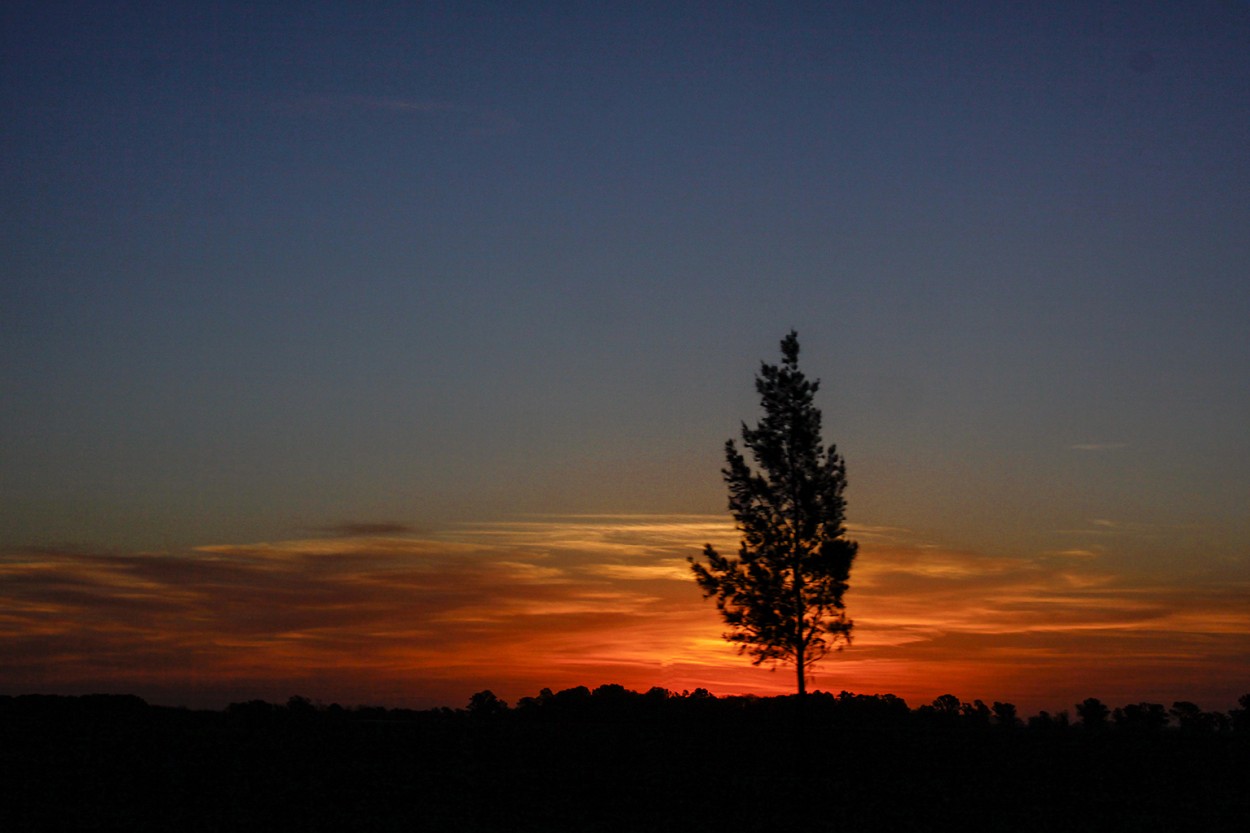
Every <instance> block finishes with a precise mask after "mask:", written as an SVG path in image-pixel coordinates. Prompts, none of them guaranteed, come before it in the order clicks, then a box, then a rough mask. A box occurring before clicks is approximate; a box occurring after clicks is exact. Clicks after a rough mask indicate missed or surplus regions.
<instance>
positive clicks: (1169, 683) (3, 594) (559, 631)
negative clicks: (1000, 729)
mask: <svg viewBox="0 0 1250 833" xmlns="http://www.w3.org/2000/svg"><path fill="white" fill-rule="evenodd" d="M353 530H355V531H360V532H364V533H370V532H376V533H377V534H360V535H349V534H347V533H348V532H351V531H353ZM396 531H398V530H396ZM389 532H390V528H387V529H383V528H380V527H379V528H368V527H353V526H352V525H344V526H342V527H336V528H335V530H334V534H333V535H332V536H331V537H315V538H308V539H303V540H293V541H275V542H262V543H256V544H249V545H207V546H203V547H199V548H196V549H194V550H192V551H190V552H185V553H177V554H165V553H161V554H143V553H107V552H83V551H50V550H16V551H10V552H8V553H5V554H3V555H2V556H0V660H2V662H3V670H2V671H0V687H2V689H0V690H7V691H9V692H10V693H19V692H24V691H65V692H73V691H92V690H125V691H133V692H135V693H138V694H140V695H142V696H145V697H148V698H149V699H152V700H154V701H156V702H174V703H187V704H191V705H210V706H219V705H222V704H224V703H225V702H229V701H230V700H240V699H249V698H252V697H265V698H266V699H284V698H285V697H286V696H288V695H290V694H292V693H297V692H298V693H302V694H306V695H308V696H312V697H315V698H318V699H322V700H325V701H327V702H328V701H331V700H337V701H339V702H344V703H357V702H361V703H363V702H370V703H386V704H391V705H401V704H410V705H416V706H428V705H436V704H452V705H459V704H461V703H462V702H464V701H465V700H466V699H467V697H468V694H470V693H471V692H473V691H476V690H479V689H482V688H491V689H493V690H494V691H496V692H497V693H499V694H500V695H501V696H503V697H505V698H507V699H516V698H517V697H520V696H524V695H530V694H535V693H537V691H538V690H539V689H540V688H541V687H544V686H549V687H552V688H557V689H558V688H563V687H569V686H574V685H590V686H594V685H598V684H600V683H604V682H619V683H621V684H623V685H626V686H628V687H631V688H636V689H640V690H645V689H646V688H649V687H650V686H653V685H660V686H664V687H667V688H672V689H676V690H682V689H693V688H696V687H700V686H702V687H705V688H709V689H711V690H713V691H714V692H717V693H726V694H728V693H744V692H756V693H760V694H773V693H783V692H788V691H789V690H790V688H791V685H792V679H791V675H790V673H788V670H786V669H782V670H781V671H779V672H778V673H775V674H773V673H769V672H768V671H767V670H765V669H758V668H752V667H751V666H750V665H749V663H748V662H747V661H746V660H744V659H742V658H741V657H738V656H737V655H736V654H735V652H734V650H733V648H732V647H731V646H729V645H728V644H726V643H725V642H724V641H723V640H722V639H721V638H720V634H721V631H722V626H721V624H720V622H719V620H718V619H717V615H716V612H715V608H714V607H713V605H711V604H710V603H708V602H704V601H703V600H702V599H701V598H700V596H699V592H698V590H697V588H696V587H695V585H694V583H693V581H691V579H690V578H689V573H688V567H687V565H686V563H685V558H686V556H687V555H691V554H695V553H697V552H698V551H699V548H700V547H701V546H702V544H703V543H704V542H706V541H711V542H712V543H714V544H716V545H717V546H720V547H724V548H725V549H728V550H732V549H734V548H735V547H736V541H735V535H734V532H733V529H732V527H730V526H729V525H728V524H727V523H726V521H725V520H723V519H721V518H719V517H704V516H587V517H542V518H531V519H528V520H524V521H518V522H506V523H493V524H478V525H472V526H464V527H459V528H456V529H455V530H451V531H448V532H445V533H443V534H441V535H425V536H422V537H416V536H415V535H396V534H389ZM852 535H854V536H855V537H858V538H859V539H860V540H861V554H860V556H859V559H858V560H857V562H856V565H855V568H854V570H853V572H852V582H851V592H850V593H848V596H847V600H848V604H849V607H850V611H851V614H852V616H853V618H854V619H855V620H856V630H855V641H854V644H853V645H852V646H851V647H850V648H849V649H848V650H846V651H844V652H842V653H840V654H838V655H837V656H833V657H830V658H828V659H827V660H826V661H825V662H824V663H822V664H821V665H819V666H817V668H816V679H815V685H816V686H818V687H822V688H827V689H831V690H835V691H836V690H841V689H848V690H852V691H859V692H887V691H888V692H893V693H896V694H899V695H900V696H903V697H905V698H907V699H908V700H909V702H912V703H913V705H917V704H919V703H923V702H928V701H929V700H931V699H933V697H935V696H937V695H938V694H941V693H944V692H947V691H952V692H954V693H956V694H958V695H959V696H961V697H963V698H964V699H972V698H974V697H979V698H982V699H986V700H990V699H1000V700H1012V701H1013V702H1016V703H1017V704H1018V705H1020V706H1021V707H1022V708H1026V709H1037V708H1047V709H1056V708H1064V707H1070V706H1071V704H1072V703H1073V702H1076V700H1079V699H1083V698H1084V697H1087V696H1097V697H1101V698H1103V699H1104V700H1106V701H1108V702H1112V703H1119V702H1136V701H1138V700H1143V699H1147V700H1155V701H1159V702H1167V703H1170V702H1171V701H1172V700H1175V699H1189V700H1194V701H1195V702H1199V703H1203V704H1204V705H1207V706H1208V707H1212V708H1223V707H1227V706H1229V705H1231V704H1232V702H1233V701H1234V700H1235V698H1236V697H1237V696H1238V695H1239V694H1241V693H1244V691H1246V690H1250V680H1247V679H1246V678H1245V676H1244V670H1243V669H1244V668H1246V667H1250V665H1248V663H1247V660H1248V659H1250V604H1247V602H1250V585H1248V584H1247V583H1246V582H1244V581H1242V582H1237V581H1227V580H1223V581H1217V580H1215V579H1214V578H1210V579H1190V580H1187V581H1185V582H1179V581H1177V580H1176V579H1175V578H1174V577H1173V578H1171V579H1170V580H1158V579H1156V580H1146V579H1143V578H1140V577H1133V576H1129V575H1124V574H1119V573H1116V572H1113V571H1110V570H1108V569H1106V568H1105V567H1102V566H1100V564H1099V561H1098V559H1097V558H1096V557H1094V556H1093V555H1088V554H1086V553H1081V554H1080V555H1079V556H1077V557H1074V556H1075V555H1076V554H1075V553H1071V554H1063V555H1049V556H1039V557H1036V558H1023V557H1003V556H988V555H985V554H981V553H975V552H962V551H956V550H950V549H943V548H939V547H933V546H928V545H925V544H923V543H922V542H916V541H911V540H908V536H907V534H906V532H905V531H903V530H897V529H890V528H885V527H876V528H871V527H863V528H853V529H852Z"/></svg>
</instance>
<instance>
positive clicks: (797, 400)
mask: <svg viewBox="0 0 1250 833" xmlns="http://www.w3.org/2000/svg"><path fill="white" fill-rule="evenodd" d="M781 354H782V361H781V364H779V365H770V364H767V363H764V364H762V366H761V368H760V372H759V374H758V375H757V376H756V379H755V387H756V391H757V392H758V393H759V395H760V404H761V405H762V407H763V409H764V417H763V419H762V420H760V422H759V423H758V424H757V425H756V426H755V427H754V428H750V427H748V426H747V425H746V424H745V423H743V425H742V443H743V446H744V447H745V450H746V451H748V452H749V453H750V454H751V456H752V457H753V458H754V462H755V466H756V468H754V469H753V468H752V467H751V466H750V465H748V463H747V460H746V458H745V456H744V455H743V454H742V452H740V451H739V450H738V446H737V444H736V443H735V442H734V440H733V439H730V440H728V441H727V442H726V443H725V460H726V467H725V468H724V469H722V470H721V473H722V475H723V476H724V480H725V484H726V485H727V486H728V489H729V511H730V513H731V514H732V515H733V518H734V521H735V522H736V525H737V528H738V531H739V533H740V534H741V536H742V537H741V543H740V545H739V548H738V554H737V556H732V555H721V554H720V553H718V552H717V551H716V549H715V548H714V547H713V546H712V545H711V544H708V545H706V546H705V547H704V549H703V559H702V560H701V561H700V560H696V559H694V558H691V559H690V562H691V568H692V570H693V571H694V576H695V580H696V581H697V582H698V584H699V587H700V588H701V589H702V591H703V595H704V597H705V598H713V597H714V598H715V599H716V607H717V609H718V610H719V611H720V613H721V616H722V617H723V619H724V621H725V623H726V624H727V625H728V626H729V631H728V632H727V633H726V634H725V638H726V639H728V640H729V641H730V642H734V643H737V644H738V646H739V650H740V652H742V653H745V654H748V655H749V656H750V657H751V659H752V662H753V663H754V664H756V665H759V664H761V663H764V662H772V663H774V664H775V663H777V662H783V663H791V664H793V665H794V666H795V671H796V675H797V684H798V692H799V694H804V693H806V690H807V689H806V674H807V670H808V668H809V667H810V666H811V665H812V663H814V662H816V661H818V660H820V659H821V658H822V657H824V656H825V654H827V653H828V652H829V651H830V650H833V649H835V648H836V649H839V650H840V649H841V646H842V645H843V644H845V643H849V642H850V639H851V628H852V622H851V620H850V619H848V618H847V616H846V608H845V605H844V604H843V600H842V597H843V594H844V593H845V592H846V589H847V582H848V579H849V577H850V571H851V562H852V561H854V559H855V553H856V550H857V544H856V543H855V542H854V541H851V540H849V539H848V538H847V537H846V527H845V510H846V500H845V498H844V497H843V492H844V490H845V488H846V466H845V464H844V462H843V460H842V457H841V456H839V454H838V452H837V448H836V446H834V445H833V444H830V445H829V446H828V447H826V446H825V445H824V441H823V439H822V437H821V412H820V409H819V408H817V407H816V405H815V394H816V392H817V390H819V388H820V382H819V380H811V381H809V380H808V379H807V378H806V377H805V376H804V375H803V373H802V372H801V371H800V370H799V367H798V360H799V340H798V334H797V333H795V332H793V331H791V332H790V333H789V335H787V336H786V337H785V338H784V339H783V340H782V342H781Z"/></svg>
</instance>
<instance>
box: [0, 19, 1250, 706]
mask: <svg viewBox="0 0 1250 833" xmlns="http://www.w3.org/2000/svg"><path fill="white" fill-rule="evenodd" d="M0 115H2V118H0V274H2V275H3V280H2V281H0V392H2V394H3V395H2V396H0V693H9V694H17V693H24V692H29V691H46V692H60V693H82V692H87V691H101V690H108V691H127V692H133V693H137V694H140V695H141V696H145V697H147V698H148V699H151V700H153V701H154V702H161V703H166V704H174V705H178V704H188V705H193V706H208V707H219V706H221V705H224V704H225V703H227V702H231V701H237V700H245V699H251V698H253V697H262V698H267V699H285V698H286V697H287V696H289V695H291V694H295V693H299V694H302V695H305V696H310V697H314V698H316V699H320V700H323V701H325V702H332V701H333V702H341V703H344V704H349V703H357V702H359V703H376V704H383V705H415V706H422V707H424V706H430V705H453V706H458V705H463V703H464V702H466V701H467V698H468V696H469V695H470V694H471V693H472V692H474V691H477V690H481V689H484V688H490V689H492V690H494V691H495V692H496V693H498V694H499V695H500V696H503V697H504V698H505V699H509V700H512V701H515V700H516V699H517V698H519V697H521V696H531V695H534V694H536V693H537V692H538V690H539V689H540V688H542V687H551V688H553V689H556V690H558V689H559V688H563V687H569V686H574V685H583V684H584V685H588V686H591V687H593V686H595V685H598V684H602V683H609V682H616V683H621V684H625V685H627V686H628V687H632V688H636V689H638V690H646V689H647V688H649V687H650V686H652V685H660V686H664V687H667V688H670V689H673V690H677V691H681V690H686V689H693V688H695V687H699V686H703V687H707V688H709V689H710V690H712V691H713V692H714V693H725V694H735V693H759V694H774V693H783V692H786V691H788V690H790V688H791V686H792V684H793V682H792V675H791V674H790V673H788V669H785V668H782V669H780V670H778V671H776V672H770V671H768V670H767V669H757V668H752V667H751V666H750V664H749V662H748V661H747V660H746V659H744V658H740V657H737V656H736V655H735V654H734V651H733V648H732V646H729V645H727V644H725V643H724V642H723V641H722V640H721V639H720V634H721V632H722V631H723V627H722V625H721V623H720V622H719V621H718V619H717V615H716V611H715V608H714V606H713V605H712V604H711V603H710V602H705V601H703V600H702V598H701V597H700V594H699V591H698V588H697V587H696V586H695V584H694V582H693V580H692V579H691V578H690V575H689V572H688V568H687V567H686V563H685V558H686V556H688V555H692V554H697V553H698V551H699V549H700V548H701V546H702V544H703V543H704V542H706V541H712V542H716V543H719V544H720V545H722V546H724V547H726V548H728V549H731V550H732V549H733V547H734V546H735V544H734V541H735V538H734V530H733V526H732V522H731V520H730V518H729V516H728V513H727V511H726V495H725V490H724V486H723V483H722V482H721V477H720V467H721V465H722V463H723V460H722V448H723V443H724V441H725V440H726V439H727V438H729V437H731V436H735V435H736V433H737V432H738V431H739V429H740V426H741V423H742V422H743V421H749V422H753V421H754V420H755V419H756V418H758V416H759V407H758V401H757V399H756V395H755V391H754V383H753V376H754V373H755V372H756V371H757V369H758V367H759V364H760V362H761V361H769V362H775V361H777V360H778V358H779V352H778V344H779V342H780V339H781V338H782V337H783V336H784V335H785V334H786V333H787V332H788V331H789V330H791V329H792V328H793V329H795V330H797V331H798V333H799V339H800V343H801V345H802V354H801V357H800V365H801V367H802V368H803V369H804V370H805V371H806V372H807V373H808V375H809V376H811V377H814V378H819V379H821V380H822V386H821V389H820V392H819V394H818V397H817V404H818V405H819V406H820V407H821V408H822V409H823V412H824V425H825V438H826V440H827V441H829V442H833V443H836V445H837V447H838V450H839V451H840V452H841V453H842V455H843V456H844V457H845V459H846V462H847V468H848V481H849V485H848V489H847V493H846V497H847V501H848V510H847V517H848V521H849V525H850V529H851V534H852V536H853V537H855V538H856V539H857V540H859V542H860V555H859V557H858V559H857V561H856V564H855V567H854V569H853V572H852V575H851V582H850V584H851V589H850V591H849V592H848V593H847V597H846V601H847V604H848V612H849V614H850V616H851V617H852V618H853V619H854V620H855V622H856V629H855V639H854V642H853V644H852V645H851V646H850V647H849V648H847V649H846V650H845V651H843V652H842V653H840V654H837V655H836V656H831V657H829V658H827V659H826V660H825V661H824V662H823V663H822V664H821V665H819V666H817V669H816V676H815V679H814V680H813V681H812V684H813V685H814V686H815V687H817V688H824V689H827V690H833V691H839V690H843V689H847V690H852V691H856V692H861V693H874V692H879V693H884V692H892V693H895V694H898V695H900V696H904V697H906V698H907V699H908V701H909V703H911V704H912V705H919V704H921V703H924V702H928V701H929V700H931V699H932V698H933V697H936V696H937V695H939V694H943V693H946V692H952V693H955V694H956V695H957V696H959V697H961V698H963V699H965V700H971V699H973V698H982V699H985V700H986V701H987V702H989V701H990V700H992V699H997V700H1010V701H1012V702H1015V703H1017V704H1018V705H1020V706H1021V707H1022V708H1024V709H1034V710H1036V709H1041V708H1045V709H1051V710H1057V709H1063V708H1069V709H1070V708H1071V705H1072V703H1073V702H1076V701H1077V700H1080V699H1083V698H1084V697H1087V696H1097V697H1100V698H1102V699H1104V700H1105V701H1107V702H1110V703H1112V704H1121V703H1128V702H1138V701H1140V700H1149V701H1157V702H1165V703H1168V704H1170V703H1171V702H1172V701H1174V700H1180V699H1187V700H1193V701H1195V702H1198V703H1199V704H1200V705H1203V706H1205V707H1209V708H1218V709H1223V708H1228V707H1230V706H1232V705H1233V704H1234V703H1235V701H1236V699H1237V697H1238V696H1239V695H1241V694H1244V693H1246V692H1247V691H1250V671H1247V669H1248V668H1250V429H1248V428H1247V426H1250V384H1248V382H1250V327H1247V326H1246V324H1245V322H1246V321H1248V320H1250V234H1247V232H1246V230H1247V229H1250V200H1248V199H1247V196H1246V195H1247V194H1250V153H1248V152H1247V150H1246V149H1247V148H1250V3H1245V2H1233V1H1232V0H1221V1H1220V2H1214V0H1212V1H1211V2H1208V1H1207V0H1197V1H1196V2H1191V3H1183V4H1178V3H1162V2H1159V3H1155V2H1132V3H1129V2H1122V3H1121V2H1081V3H1075V2H1074V3H1063V2H1060V3H1048V4H1031V5H1028V6H1026V7H1017V4H1006V3H977V2H972V3H961V4H948V3H937V2H909V3H856V2H847V3H815V2H812V3H788V4H749V3H711V2H704V3H693V2H667V3H601V4H587V3H554V2H533V3H474V2H457V3H419V4H418V3H385V2H378V3H369V4H340V3H316V2H311V3H287V2H277V1H276V0H275V2H269V3H234V2H224V1H223V2H203V3H184V2H176V1H175V2H168V3H162V4H159V5H151V6H148V5H144V4H126V5H118V4H107V3H83V2H76V3H64V2H56V1H55V0H52V2H40V3H33V2H21V0H18V2H11V3H6V4H5V5H4V9H3V10H2V11H0Z"/></svg>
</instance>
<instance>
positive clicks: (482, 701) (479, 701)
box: [468, 689, 508, 718]
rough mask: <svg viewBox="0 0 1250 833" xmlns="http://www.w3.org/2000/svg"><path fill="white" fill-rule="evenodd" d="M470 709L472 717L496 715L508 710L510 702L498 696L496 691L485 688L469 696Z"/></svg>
mask: <svg viewBox="0 0 1250 833" xmlns="http://www.w3.org/2000/svg"><path fill="white" fill-rule="evenodd" d="M468 711H469V714H470V715H471V716H472V717H477V718H483V717H494V716H496V715H500V714H503V713H504V712H506V711H508V704H507V703H506V702H505V701H503V700H500V699H499V698H498V697H496V696H495V692H493V691H491V690H490V689H485V690H484V691H479V692H477V693H476V694H474V695H473V696H472V697H470V698H469V708H468Z"/></svg>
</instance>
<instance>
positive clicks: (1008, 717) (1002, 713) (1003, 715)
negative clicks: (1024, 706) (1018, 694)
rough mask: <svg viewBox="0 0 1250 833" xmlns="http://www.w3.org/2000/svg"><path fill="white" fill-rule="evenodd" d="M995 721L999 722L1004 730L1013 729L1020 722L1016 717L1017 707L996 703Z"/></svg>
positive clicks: (1012, 704)
mask: <svg viewBox="0 0 1250 833" xmlns="http://www.w3.org/2000/svg"><path fill="white" fill-rule="evenodd" d="M993 708H994V719H995V720H997V721H998V725H999V726H1002V727H1003V728H1004V729H1012V728H1014V727H1015V726H1016V724H1018V723H1019V722H1020V720H1019V718H1017V717H1016V706H1015V704H1014V703H1000V702H999V701H997V700H995V701H994V707H993Z"/></svg>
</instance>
